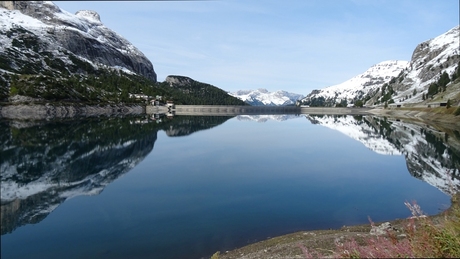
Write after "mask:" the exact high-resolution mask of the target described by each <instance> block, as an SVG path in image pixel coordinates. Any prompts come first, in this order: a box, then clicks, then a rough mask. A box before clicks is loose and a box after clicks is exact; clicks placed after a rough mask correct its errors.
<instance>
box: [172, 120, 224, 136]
mask: <svg viewBox="0 0 460 259" xmlns="http://www.w3.org/2000/svg"><path fill="white" fill-rule="evenodd" d="M231 118H233V117H230V116H176V117H174V120H173V124H171V125H167V126H168V127H165V128H163V129H164V131H165V132H166V134H167V135H168V136H170V137H178V136H187V135H190V134H192V133H194V132H196V131H200V130H206V129H211V128H213V127H215V126H218V125H220V124H222V123H224V122H226V121H227V120H229V119H231Z"/></svg>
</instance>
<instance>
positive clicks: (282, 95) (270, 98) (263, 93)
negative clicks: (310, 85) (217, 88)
mask: <svg viewBox="0 0 460 259" xmlns="http://www.w3.org/2000/svg"><path fill="white" fill-rule="evenodd" d="M229 94H230V95H231V96H234V97H236V98H238V99H240V100H243V101H244V102H246V103H247V104H250V105H253V106H263V105H266V106H283V105H294V104H296V101H297V100H300V99H302V98H303V95H301V94H295V93H289V92H286V91H281V90H280V91H275V92H269V91H268V90H267V89H262V88H261V89H257V90H239V91H237V92H235V93H229Z"/></svg>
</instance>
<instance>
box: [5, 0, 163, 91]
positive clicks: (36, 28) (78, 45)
mask: <svg viewBox="0 0 460 259" xmlns="http://www.w3.org/2000/svg"><path fill="white" fill-rule="evenodd" d="M0 7H2V8H4V9H5V10H2V9H1V8H0V12H1V13H0V14H2V15H0V24H4V25H5V26H0V42H2V46H0V53H5V54H4V55H5V56H2V54H0V58H2V59H5V60H9V61H8V62H10V64H9V67H12V68H13V69H12V70H11V71H10V72H20V71H18V69H19V68H21V67H23V66H24V64H25V63H26V62H28V61H29V60H30V59H33V61H34V65H32V66H30V67H29V70H30V72H34V73H40V72H42V70H44V69H49V67H50V65H49V62H48V60H50V59H53V58H57V59H59V60H61V62H63V63H64V66H66V65H68V66H72V65H74V66H75V65H77V66H78V65H79V64H75V63H78V62H77V61H75V57H76V58H78V59H80V60H82V61H84V62H88V61H89V62H90V63H91V64H92V66H93V68H95V69H97V68H100V67H111V68H115V69H119V70H124V71H129V72H132V73H135V74H139V75H142V76H144V77H146V78H148V79H150V80H152V81H154V82H156V81H157V75H156V73H155V71H154V69H153V65H152V63H151V62H150V61H149V60H148V59H147V58H146V57H145V55H144V54H143V53H142V52H140V51H139V50H138V49H137V48H136V47H135V46H133V45H132V44H131V43H130V42H129V41H127V40H126V39H125V38H123V37H122V36H120V35H118V34H117V33H116V32H114V31H112V30H111V29H109V28H107V27H106V26H104V24H103V23H102V22H101V18H100V16H99V14H98V13H97V12H95V11H88V10H83V11H78V12H77V13H76V14H75V15H73V14H70V13H68V12H66V11H63V10H61V9H59V7H57V6H56V5H54V4H53V3H51V2H44V1H31V2H27V1H3V2H0ZM18 11H19V12H18ZM22 21H27V22H22ZM18 48H19V49H20V51H18ZM43 53H46V54H43ZM71 56H72V57H71ZM7 67H8V66H5V68H4V67H1V68H2V69H5V70H7V71H9V70H8V69H7ZM61 67H62V66H61ZM14 68H16V70H15V69H14ZM82 70H85V69H82ZM71 72H73V71H71ZM80 72H82V71H80Z"/></svg>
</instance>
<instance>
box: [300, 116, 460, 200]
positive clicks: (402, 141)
mask: <svg viewBox="0 0 460 259" xmlns="http://www.w3.org/2000/svg"><path fill="white" fill-rule="evenodd" d="M306 118H307V119H308V120H310V122H312V123H313V124H319V125H322V126H325V127H328V128H330V129H334V130H337V131H340V132H341V133H343V134H345V135H347V136H349V137H351V138H353V139H355V140H357V141H359V142H361V143H363V144H364V145H365V146H366V147H368V148H369V149H370V150H372V151H374V152H377V153H379V154H382V155H404V157H405V159H406V163H407V168H408V170H409V173H410V174H411V175H412V176H414V177H415V178H418V179H421V180H423V181H425V182H427V183H429V184H430V185H432V186H434V187H436V188H438V189H439V190H441V191H442V192H444V193H446V194H448V195H452V194H454V193H455V192H456V191H458V190H460V164H459V162H458V161H460V160H459V159H460V157H459V156H460V150H458V149H457V148H456V147H460V143H459V140H458V139H455V138H448V137H446V134H445V133H443V132H439V131H437V130H434V129H432V128H426V127H424V126H420V125H416V124H409V123H404V122H401V121H392V120H386V119H381V118H378V117H372V116H364V117H362V119H355V118H354V117H352V116H311V115H306Z"/></svg>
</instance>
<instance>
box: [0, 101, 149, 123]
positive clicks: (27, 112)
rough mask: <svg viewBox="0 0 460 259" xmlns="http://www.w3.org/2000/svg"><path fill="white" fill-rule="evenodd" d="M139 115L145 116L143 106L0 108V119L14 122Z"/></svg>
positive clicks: (53, 105)
mask: <svg viewBox="0 0 460 259" xmlns="http://www.w3.org/2000/svg"><path fill="white" fill-rule="evenodd" d="M141 114H145V106H143V105H118V104H117V105H55V104H33V105H26V104H17V105H5V106H0V119H1V118H5V119H15V120H50V119H68V118H76V117H99V116H125V115H141Z"/></svg>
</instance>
